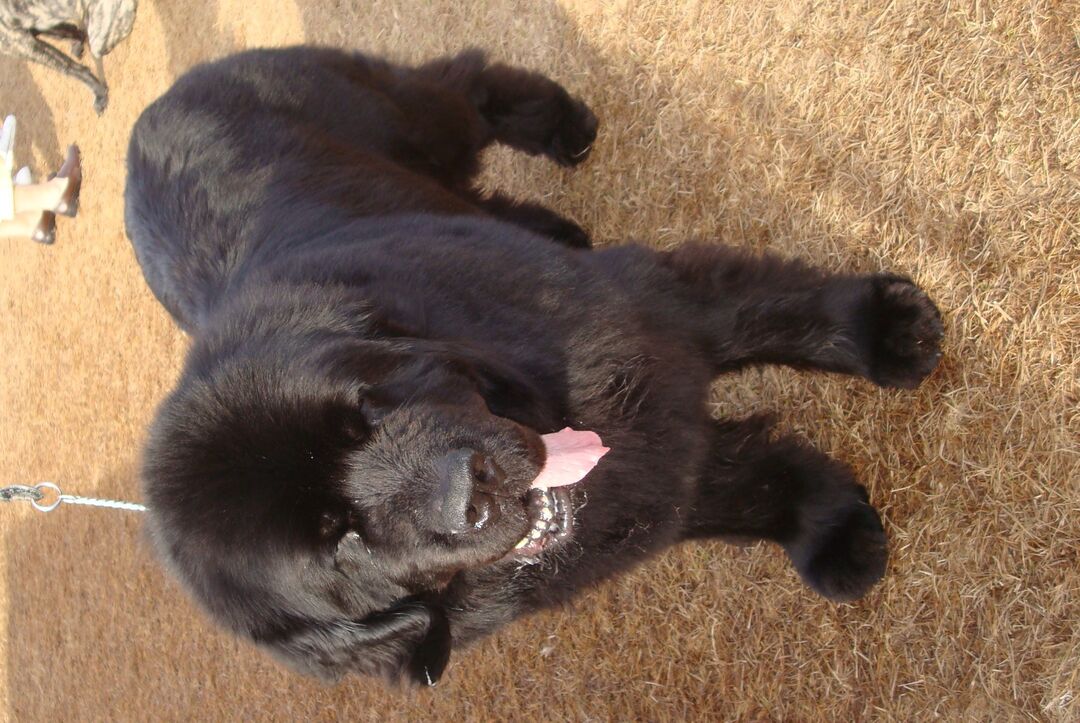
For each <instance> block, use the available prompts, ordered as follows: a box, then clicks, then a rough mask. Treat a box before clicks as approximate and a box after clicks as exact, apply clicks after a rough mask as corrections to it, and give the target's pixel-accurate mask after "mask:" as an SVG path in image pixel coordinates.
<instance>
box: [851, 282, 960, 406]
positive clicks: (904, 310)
mask: <svg viewBox="0 0 1080 723" xmlns="http://www.w3.org/2000/svg"><path fill="white" fill-rule="evenodd" d="M872 283H873V284H874V290H873V306H872V311H871V312H870V313H871V315H872V316H871V319H870V322H871V324H872V331H871V334H872V337H871V340H870V345H871V349H870V375H869V376H870V378H871V379H872V380H873V381H874V382H875V383H877V384H880V385H881V386H883V387H899V388H901V389H914V388H915V387H917V386H918V385H919V383H920V382H922V380H923V379H925V378H926V376H927V375H928V374H930V372H932V371H933V370H934V368H935V367H936V366H937V364H938V361H939V360H940V359H941V338H942V334H943V328H942V324H941V314H940V312H938V309H937V307H936V306H934V302H933V301H931V300H930V297H929V296H927V295H926V294H925V293H924V292H923V291H922V289H920V288H919V287H918V286H916V285H915V284H914V283H912V282H911V281H910V280H909V279H906V278H904V277H902V276H894V275H891V274H886V275H882V276H878V277H875V278H874V279H873V280H872Z"/></svg>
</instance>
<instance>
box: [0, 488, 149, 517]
mask: <svg viewBox="0 0 1080 723" xmlns="http://www.w3.org/2000/svg"><path fill="white" fill-rule="evenodd" d="M15 500H19V501H26V502H29V503H30V504H31V506H33V508H34V509H35V510H37V511H38V512H52V511H53V510H55V509H56V508H57V507H59V506H60V505H61V504H69V505H86V506H88V507H107V508H109V509H112V510H128V511H129V512H146V506H145V505H140V504H136V503H134V502H123V501H121V500H103V499H98V498H97V497H80V496H79V495H69V494H65V493H64V492H63V491H62V490H61V489H60V488H59V487H58V486H57V485H55V484H53V483H52V482H38V483H37V484H36V485H32V486H30V485H10V486H8V487H0V502H12V501H15Z"/></svg>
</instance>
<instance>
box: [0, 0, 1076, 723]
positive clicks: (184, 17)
mask: <svg viewBox="0 0 1080 723" xmlns="http://www.w3.org/2000/svg"><path fill="white" fill-rule="evenodd" d="M294 3H295V4H294ZM335 5H337V6H338V7H334V6H335ZM314 6H315V3H308V2H306V0H305V1H304V2H299V0H294V2H284V3H281V2H272V1H271V0H245V1H244V2H241V0H144V2H143V5H142V8H141V9H140V17H139V19H138V22H137V23H136V26H135V32H134V34H133V36H132V37H131V38H130V40H129V42H128V43H126V44H125V45H123V46H121V48H120V49H119V50H118V51H117V52H116V53H115V54H114V55H112V56H110V58H109V59H107V61H106V66H107V68H108V71H109V75H110V80H111V82H112V88H113V105H112V107H111V108H110V109H109V111H108V113H107V114H106V115H105V116H104V117H103V118H101V119H97V118H95V117H93V115H92V113H91V110H90V106H91V103H90V97H89V94H88V93H87V92H86V91H85V90H84V89H83V88H82V87H79V86H76V85H75V84H74V83H73V82H71V81H65V80H58V79H57V78H56V77H55V76H53V75H50V74H48V73H46V72H44V71H41V70H39V69H33V70H32V71H28V70H27V69H25V67H23V66H22V65H19V64H17V63H14V62H12V61H10V60H6V59H3V60H0V110H3V111H14V112H16V113H18V114H19V115H20V120H21V121H23V123H22V125H21V131H22V133H23V137H22V143H21V144H20V148H19V152H20V155H21V157H23V158H27V159H29V158H33V159H34V160H35V161H36V163H37V167H38V168H45V167H46V166H53V165H56V163H57V162H58V160H59V159H60V149H61V144H63V143H66V142H67V141H68V140H69V139H77V140H78V141H79V142H80V143H81V144H82V146H83V148H84V151H85V165H86V167H87V169H88V178H87V188H86V191H85V193H84V199H85V200H84V206H83V212H82V213H81V214H80V217H79V219H78V220H77V221H76V222H74V223H62V225H61V229H60V242H59V244H58V245H57V246H56V247H54V248H48V249H46V248H39V247H35V246H33V245H32V244H30V243H29V242H24V243H16V242H11V241H4V242H2V243H3V254H4V263H3V264H2V265H0V309H2V313H0V348H2V349H3V350H4V351H3V356H2V362H0V363H2V365H3V374H2V378H0V409H2V415H3V416H2V418H0V449H3V450H4V454H3V456H2V457H0V479H3V480H12V481H26V480H36V479H42V478H52V479H58V480H62V481H64V482H65V483H68V484H69V485H70V486H72V487H78V488H79V490H80V491H82V492H97V493H100V494H114V495H124V496H128V497H131V496H135V495H137V494H138V487H137V482H136V479H135V476H134V473H133V471H132V470H133V468H134V464H135V460H136V458H137V450H138V446H139V442H140V439H141V434H142V429H143V426H144V424H145V423H146V421H147V419H148V418H149V415H150V414H151V411H152V409H153V405H154V403H155V401H156V400H157V399H159V398H160V396H161V395H162V394H163V393H164V391H165V390H166V389H167V388H168V386H169V384H170V383H171V381H172V379H173V378H174V374H175V372H176V369H177V365H178V363H179V360H180V359H181V357H182V354H183V350H184V347H185V340H184V339H183V337H182V335H180V334H179V333H178V332H177V331H176V330H175V329H174V328H173V327H172V325H171V324H170V323H169V321H168V319H167V318H166V316H165V314H164V312H163V311H162V310H161V309H160V308H159V307H158V306H157V305H156V303H155V302H154V301H153V299H152V297H151V296H150V293H149V292H148V290H147V289H146V287H145V285H144V284H143V282H142V279H141V278H140V276H139V272H138V269H137V266H136V264H135V262H134V260H133V258H132V255H131V252H130V251H129V248H128V246H127V243H126V241H125V239H124V237H123V232H122V224H121V218H122V216H121V214H122V205H121V195H120V194H121V189H122V183H123V170H122V156H123V150H124V147H125V143H126V138H127V132H128V129H129V128H130V126H131V123H132V122H133V120H134V118H135V117H136V116H137V114H138V112H139V111H140V110H141V108H142V107H144V106H145V104H146V103H148V102H149V101H150V100H151V99H152V98H154V97H155V96H156V95H157V94H159V93H160V92H161V91H163V90H164V89H165V88H166V87H167V85H168V83H169V82H170V80H171V79H172V78H174V77H175V76H176V74H177V73H178V72H180V71H182V70H183V69H184V68H186V67H188V66H189V65H190V64H191V63H193V62H196V61H198V60H201V59H205V58H209V57H213V56H215V55H218V54H221V53H224V52H226V51H228V50H232V49H237V48H240V47H246V46H251V45H258V44H280V43H286V42H299V41H302V40H310V41H319V42H326V43H332V44H340V45H349V46H355V47H363V48H368V49H372V50H375V51H379V52H386V53H389V54H391V55H393V56H395V57H397V58H401V59H421V58H425V57H428V56H431V55H434V54H436V53H440V52H444V51H449V50H454V49H457V48H460V47H462V46H464V45H468V44H478V45H481V46H484V47H488V48H490V49H491V50H492V51H493V52H494V54H495V55H497V56H500V57H503V58H508V59H511V60H514V61H518V62H521V63H525V64H528V65H530V66H532V67H536V68H539V69H543V70H546V71H548V72H550V73H551V74H553V75H554V76H556V77H558V78H560V79H562V80H563V81H564V82H565V83H566V84H567V85H569V86H571V87H572V88H575V89H577V90H579V91H580V92H581V93H582V94H583V95H585V96H586V97H587V98H589V99H590V100H591V101H592V103H593V105H594V107H595V108H596V110H597V113H598V115H599V116H600V117H601V119H602V120H603V123H604V125H603V127H602V131H601V139H600V141H599V143H598V145H597V147H596V151H595V153H594V156H593V158H592V160H591V161H590V162H589V163H588V164H587V165H586V167H585V168H583V169H581V170H579V171H577V172H573V173H569V172H563V171H559V170H557V169H554V168H552V167H551V166H549V165H546V164H544V163H541V162H539V161H535V160H530V159H524V158H520V157H514V156H511V155H510V154H508V153H504V152H496V153H494V154H493V155H492V158H491V164H490V167H491V170H490V173H489V175H488V178H489V179H490V180H491V182H492V183H493V184H496V185H498V186H500V187H502V188H505V189H507V190H510V191H514V192H517V193H519V194H521V195H524V196H532V197H542V198H545V199H547V200H548V201H550V202H551V203H552V204H554V205H555V206H556V207H559V208H562V209H565V210H566V211H568V212H570V213H571V214H573V215H576V216H577V218H579V219H580V220H581V221H582V222H583V223H584V225H586V226H587V227H589V228H591V229H592V230H593V231H594V233H595V234H596V236H597V237H598V238H599V239H601V240H602V241H603V242H606V243H615V242H618V241H619V240H622V239H626V238H637V239H640V240H643V241H645V242H648V243H652V244H655V245H657V246H671V245H674V244H677V243H679V242H681V241H682V240H684V239H687V238H691V237H708V238H720V239H723V240H724V241H726V242H728V243H733V244H739V245H744V246H751V247H756V248H769V249H772V250H774V251H779V252H783V253H789V254H799V255H802V256H806V257H809V258H811V259H814V260H816V261H817V262H819V263H820V264H822V265H824V266H827V267H829V268H834V269H840V268H857V269H862V270H876V269H879V268H892V269H898V270H900V271H903V272H906V273H909V274H911V275H913V276H914V277H916V278H917V279H918V280H919V281H920V282H921V283H922V284H923V285H924V286H926V287H927V288H928V289H930V290H931V293H932V294H933V295H934V296H935V298H936V299H937V300H938V301H939V302H940V305H941V307H942V309H943V311H944V312H945V315H946V319H947V324H948V334H947V341H946V358H945V361H944V363H943V366H942V368H941V369H940V370H939V372H938V373H936V374H935V375H934V376H933V377H932V378H931V379H930V380H929V381H928V383H927V384H926V385H925V386H924V387H923V388H922V389H920V390H918V391H917V392H914V393H898V392H882V391H878V390H876V389H873V388H871V387H870V386H869V385H868V384H865V383H862V382H857V381H852V380H849V379H844V378H826V377H821V376H818V377H809V376H805V375H798V374H795V373H790V372H787V371H783V370H772V369H770V370H764V371H754V372H751V373H747V374H744V375H742V376H737V377H731V378H726V379H724V380H722V381H721V382H720V383H718V384H717V386H716V389H715V394H714V403H715V407H716V410H717V413H718V414H740V413H743V412H745V411H748V410H751V409H763V408H772V409H776V410H781V411H782V412H783V413H784V418H785V419H786V420H787V421H786V424H788V425H789V426H790V427H791V428H794V429H798V430H800V431H802V432H804V433H805V434H807V435H808V436H809V437H811V438H813V439H814V440H815V441H816V442H817V443H819V444H820V445H822V446H823V447H824V448H826V449H828V450H830V451H831V452H833V453H834V454H836V455H838V456H840V457H841V458H843V459H845V460H847V461H849V462H850V463H851V464H852V465H853V466H854V467H855V468H856V469H857V470H858V472H859V474H860V475H861V477H862V478H863V479H864V480H865V481H866V482H867V484H868V486H869V487H870V488H871V494H872V497H873V499H874V500H875V502H877V503H878V505H879V506H880V507H881V508H882V509H883V510H884V514H885V517H886V518H887V522H886V524H887V527H888V530H889V533H890V535H891V540H892V544H893V553H894V554H893V560H892V563H891V565H890V568H889V574H888V577H887V579H886V580H885V582H884V583H883V584H882V585H880V586H879V587H878V588H876V589H875V590H874V591H873V592H872V593H871V594H870V595H869V596H868V597H867V598H866V599H865V600H864V601H862V602H860V603H858V604H854V605H843V606H835V605H831V604H828V603H825V602H823V601H821V600H819V599H817V598H815V597H814V596H813V595H812V594H810V593H809V592H808V591H807V590H806V589H804V588H803V587H802V586H801V585H800V584H799V582H798V580H797V579H796V576H795V575H794V574H793V573H792V572H791V570H790V569H789V568H788V566H787V565H786V563H785V562H784V561H783V559H782V556H781V555H780V553H779V552H778V551H777V550H776V549H773V548H770V547H764V546H758V547H752V548H745V549H733V548H728V547H724V546H722V545H719V544H716V545H701V546H693V547H686V548H683V549H680V550H676V551H673V552H671V553H670V554H668V555H666V556H664V557H662V558H661V559H659V560H656V561H655V562H654V563H652V564H650V565H648V566H646V567H644V568H642V569H640V570H639V571H638V572H636V573H635V574H633V575H631V576H629V577H626V578H624V579H622V580H620V581H617V582H615V583H613V584H610V585H608V586H606V587H604V588H602V589H600V590H597V591H595V592H593V593H591V594H589V595H587V596H586V597H585V598H584V599H583V600H582V601H581V602H580V604H579V605H578V606H577V607H576V608H575V610H574V611H573V612H566V613H559V614H549V615H543V616H540V617H538V618H536V619H533V620H530V621H527V622H525V623H524V624H520V625H518V626H516V627H514V628H513V629H511V630H508V631H506V632H505V633H504V634H502V635H500V636H498V637H496V638H494V639H492V640H490V641H488V642H486V643H485V644H482V645H481V646H479V647H478V648H477V649H475V650H473V651H470V652H467V653H464V654H460V655H458V656H457V657H456V658H455V661H456V662H455V663H454V664H453V665H452V667H451V669H450V670H449V673H448V676H447V678H446V681H445V684H444V685H442V686H440V687H439V688H438V689H436V690H435V691H434V692H429V691H421V692H418V693H414V694H406V695H400V694H399V695H395V694H391V693H388V692H387V691H386V690H384V689H383V688H381V687H380V686H379V685H376V684H373V683H370V682H366V681H349V682H346V683H344V684H343V685H340V686H338V687H334V688H323V687H320V686H318V685H316V684H313V683H310V682H307V681H303V680H299V679H297V678H295V677H291V676H289V675H286V674H285V673H283V672H282V671H280V670H278V669H277V668H275V667H274V666H273V665H272V664H271V663H269V662H268V661H266V660H264V659H263V658H261V657H259V656H258V655H256V654H255V653H253V652H251V651H250V650H248V649H247V648H245V647H243V646H241V645H239V644H237V643H236V642H234V641H232V640H230V639H229V638H227V637H225V636H224V635H222V634H220V633H218V632H216V631H215V630H213V629H211V628H210V627H209V626H208V625H207V624H206V623H205V621H204V620H203V618H202V617H201V616H200V615H199V614H198V613H197V612H196V611H194V610H193V609H192V608H191V606H190V605H189V604H188V602H187V601H186V600H184V599H183V598H182V597H180V596H179V595H178V593H177V590H176V589H175V588H174V586H173V585H172V584H171V583H170V582H168V581H167V580H165V579H164V577H163V576H162V574H161V573H160V572H159V570H158V568H157V566H156V565H155V564H154V562H153V561H152V560H151V559H150V558H149V556H148V554H147V552H146V550H145V545H143V544H142V539H141V537H140V534H139V527H138V521H137V519H135V518H134V517H130V516H129V517H125V516H123V515H121V514H119V513H107V512H82V511H74V510H67V511H64V510H61V511H60V512H57V513H54V514H53V515H51V516H49V517H46V518H41V517H31V516H30V514H29V513H28V512H27V511H25V510H11V509H4V510H0V520H2V524H3V528H2V532H0V534H2V537H3V541H4V545H3V546H4V552H3V554H2V555H0V571H2V572H3V575H2V576H0V596H2V600H3V602H4V604H3V606H2V608H0V609H3V610H4V612H5V616H6V620H7V624H6V625H4V626H2V627H0V645H2V646H3V651H4V655H3V656H2V657H0V666H2V667H3V673H4V674H5V676H4V680H6V684H0V691H2V692H0V695H2V697H3V706H4V710H6V713H7V715H8V716H9V717H13V718H19V719H25V720H61V719H76V718H79V719H113V720H130V719H138V718H145V717H149V716H150V715H151V714H153V715H155V716H160V717H167V718H173V719H226V718H240V717H241V716H244V717H256V716H257V717H264V718H277V719H282V720H301V719H310V718H317V719H334V718H339V717H340V718H344V717H351V718H360V719H380V720H382V719H387V720H396V719H421V718H429V717H430V718H441V719H444V720H458V719H500V720H504V719H524V720H537V719H540V720H543V719H548V718H554V719H562V718H566V719H574V720H601V719H611V720H636V719H649V720H664V719H698V720H718V719H744V720H745V719H754V720H761V719H770V718H771V719H777V720H779V719H784V720H865V719H879V720H902V721H911V720H926V719H929V718H931V717H935V716H940V717H942V718H945V719H948V720H995V721H997V720H1029V719H1031V720H1061V721H1065V720H1080V702H1075V701H1074V698H1076V697H1077V696H1080V673H1078V668H1080V626H1078V623H1077V621H1078V620H1080V561H1078V554H1080V441H1078V440H1080V412H1078V401H1080V354H1078V351H1080V348H1078V347H1080V48H1078V37H1080V21H1078V18H1080V5H1078V3H1076V2H1066V1H1060V2H1051V1H1049V0H1025V1H1024V2H1005V1H1003V0H981V1H975V2H971V3H966V2H955V1H951V2H950V1H944V0H942V1H939V2H922V1H915V0H912V1H905V0H896V1H894V2H891V3H888V4H887V5H885V4H883V3H880V2H839V1H833V2H820V1H819V2H811V1H810V0H771V1H768V2H761V0H732V1H730V2H718V1H702V2H691V1H689V0H688V1H686V2H681V3H680V2H662V1H659V0H656V1H650V2H645V1H641V0H638V1H634V2H630V1H626V2H599V0H596V1H589V0H568V1H567V2H565V3H564V4H561V5H559V4H552V3H549V2H539V1H533V2H526V1H525V0H522V2H520V3H505V2H498V1H496V0H491V1H490V2H483V3H474V4H469V3H465V4H463V3H461V2H451V1H450V0H374V1H373V2H370V3H369V2H355V3H354V2H345V3H340V2H339V3H330V2H326V3H322V4H321V5H320V6H318V7H317V8H316V7H314ZM262 13H266V14H267V15H262ZM31 124H34V128H30V125H31Z"/></svg>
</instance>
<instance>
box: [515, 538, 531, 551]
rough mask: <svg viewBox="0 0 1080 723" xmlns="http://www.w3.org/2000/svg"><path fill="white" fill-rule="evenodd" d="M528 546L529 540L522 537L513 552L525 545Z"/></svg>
mask: <svg viewBox="0 0 1080 723" xmlns="http://www.w3.org/2000/svg"><path fill="white" fill-rule="evenodd" d="M528 544H529V538H528V537H522V538H521V540H519V541H518V544H516V545H514V549H515V550H520V549H521V548H523V547H525V545H528Z"/></svg>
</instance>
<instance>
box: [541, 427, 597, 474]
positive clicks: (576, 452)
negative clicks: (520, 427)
mask: <svg viewBox="0 0 1080 723" xmlns="http://www.w3.org/2000/svg"><path fill="white" fill-rule="evenodd" d="M540 438H541V439H542V440H544V447H545V448H546V449H547V462H545V463H544V468H543V469H542V470H540V475H539V476H538V477H537V478H536V479H534V480H533V482H532V485H530V486H531V487H536V488H539V489H542V490H546V489H548V488H549V487H563V486H565V485H572V484H574V483H575V482H580V481H581V480H582V479H583V478H584V477H585V475H587V474H588V473H589V471H590V470H592V468H593V467H595V466H596V463H597V462H599V461H600V458H601V457H603V456H604V455H605V454H607V453H608V451H609V449H608V448H607V447H605V446H604V445H603V443H601V442H600V437H599V436H598V435H597V434H596V432H577V431H574V430H573V429H570V428H569V427H567V428H566V429H564V430H562V431H561V432H555V433H554V434H544V435H542V436H541V437H540Z"/></svg>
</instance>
